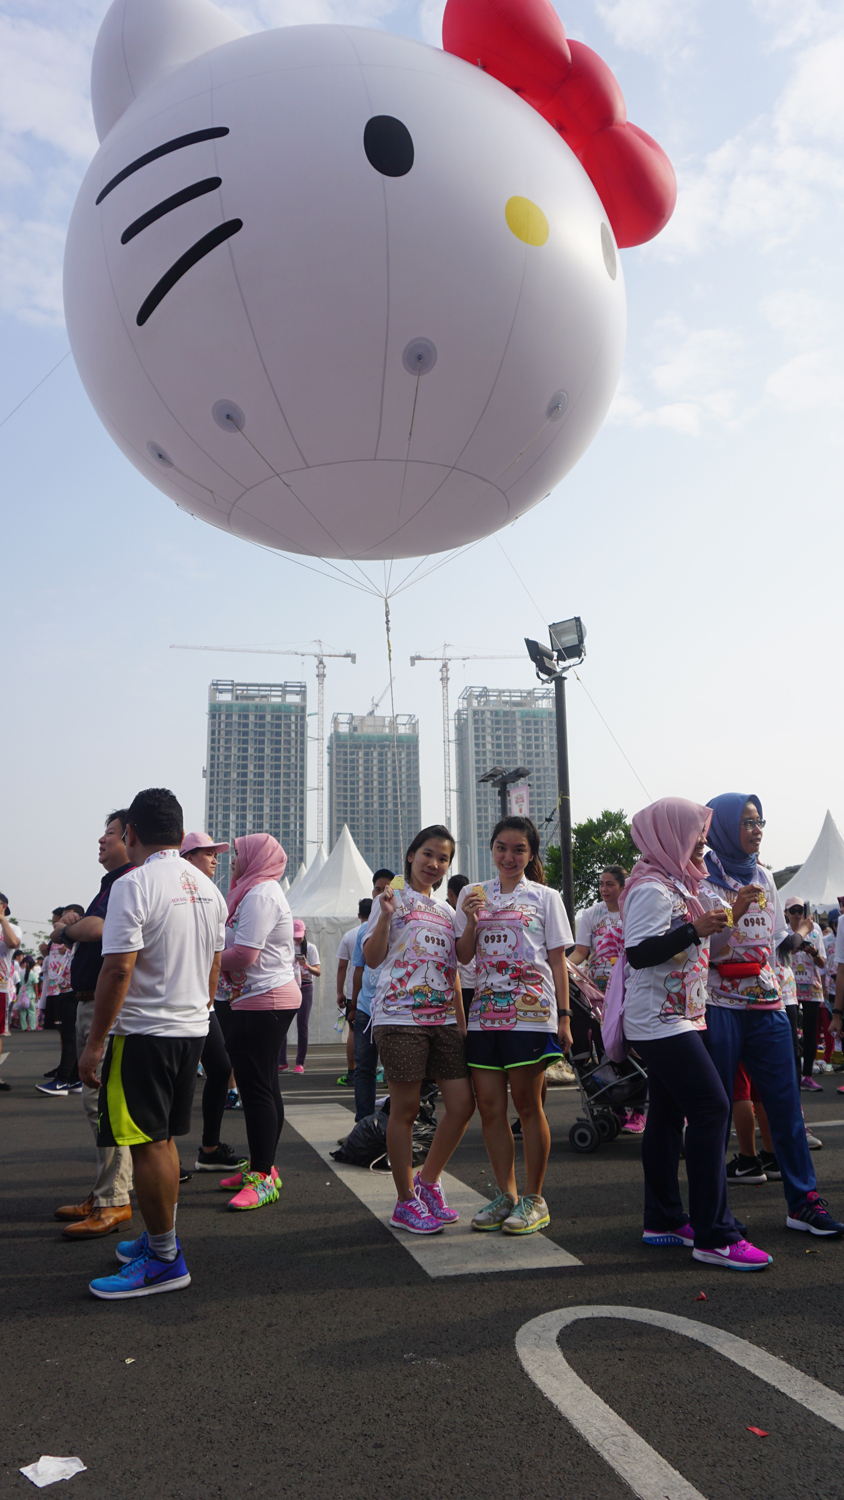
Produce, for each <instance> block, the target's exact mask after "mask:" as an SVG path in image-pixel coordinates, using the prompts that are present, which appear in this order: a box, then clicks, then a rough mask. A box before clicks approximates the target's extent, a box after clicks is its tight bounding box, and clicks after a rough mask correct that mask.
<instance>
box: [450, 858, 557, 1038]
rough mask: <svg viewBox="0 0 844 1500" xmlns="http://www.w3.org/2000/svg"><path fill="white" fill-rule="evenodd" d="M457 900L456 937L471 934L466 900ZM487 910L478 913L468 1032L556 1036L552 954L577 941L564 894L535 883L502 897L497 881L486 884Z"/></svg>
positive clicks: (467, 888) (523, 883)
mask: <svg viewBox="0 0 844 1500" xmlns="http://www.w3.org/2000/svg"><path fill="white" fill-rule="evenodd" d="M473 889H474V887H473V886H470V885H467V886H464V888H463V890H462V891H461V892H460V895H459V897H458V899H457V910H456V912H455V913H454V931H455V934H456V936H457V937H460V935H461V933H463V932H465V931H466V915H465V913H464V911H463V900H464V897H465V895H466V892H467V891H472V890H473ZM483 889H484V893H485V895H486V905H485V906H482V907H481V909H480V911H479V913H478V933H477V940H476V944H475V970H476V976H477V977H476V980H475V994H474V998H473V1000H472V1004H471V1007H470V1010H469V1015H468V1017H467V1024H468V1029H469V1031H515V1030H518V1031H552V1032H556V1030H557V1019H558V1018H557V995H556V991H555V989H554V979H553V975H552V973H551V968H550V965H549V963H548V950H549V949H554V948H565V947H567V946H568V944H569V943H571V941H572V935H571V927H570V926H569V919H568V917H567V916H566V909H565V907H564V906H563V900H562V897H561V895H560V893H559V891H555V890H553V889H552V887H551V886H549V885H538V884H537V883H536V882H535V881H533V880H525V879H524V877H522V879H521V880H520V881H519V884H518V885H517V886H516V889H515V890H514V891H510V892H508V893H507V894H506V895H505V894H502V891H501V885H500V882H499V880H498V878H497V877H496V879H495V880H487V881H484V882H483Z"/></svg>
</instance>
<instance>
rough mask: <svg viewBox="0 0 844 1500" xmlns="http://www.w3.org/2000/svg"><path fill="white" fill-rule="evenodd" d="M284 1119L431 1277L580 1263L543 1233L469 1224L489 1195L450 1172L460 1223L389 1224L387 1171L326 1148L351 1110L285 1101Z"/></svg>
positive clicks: (447, 1182)
mask: <svg viewBox="0 0 844 1500" xmlns="http://www.w3.org/2000/svg"><path fill="white" fill-rule="evenodd" d="M285 1118H286V1119H287V1121H288V1123H289V1124H290V1125H292V1127H293V1129H294V1130H295V1131H296V1132H297V1134H298V1135H300V1136H301V1137H302V1139H303V1140H305V1141H307V1143H308V1145H309V1146H311V1147H312V1148H313V1150H314V1151H316V1153H317V1155H318V1156H320V1157H321V1158H322V1160H323V1161H324V1162H325V1164H326V1166H328V1167H330V1168H331V1171H332V1172H334V1173H336V1175H337V1176H338V1177H339V1179H340V1181H341V1182H342V1183H343V1184H344V1185H345V1186H346V1187H347V1188H349V1189H350V1190H351V1192H353V1193H354V1194H355V1197H356V1198H359V1199H360V1201H361V1203H363V1204H364V1205H365V1207H366V1208H368V1209H369V1211H370V1213H372V1214H374V1215H375V1217H376V1219H379V1220H380V1221H381V1223H382V1224H383V1225H384V1227H385V1228H386V1229H388V1230H389V1231H390V1233H391V1234H392V1235H393V1236H394V1237H395V1239H397V1240H398V1242H399V1244H400V1245H401V1246H402V1247H403V1249H405V1250H406V1251H407V1252H408V1254H410V1255H412V1256H413V1259H414V1260H415V1261H416V1262H417V1264H418V1265H420V1266H421V1267H422V1269H423V1271H426V1272H427V1274H428V1275H429V1276H431V1277H439V1276H469V1275H474V1274H477V1273H478V1272H481V1273H487V1274H488V1273H490V1272H495V1271H536V1270H541V1269H545V1268H549V1267H550V1268H552V1269H553V1268H557V1269H560V1268H562V1267H565V1266H579V1265H581V1264H582V1262H581V1261H579V1260H578V1259H577V1258H576V1257H575V1256H574V1255H570V1254H569V1252H568V1250H564V1249H563V1248H562V1246H561V1245H557V1244H555V1243H554V1241H553V1240H550V1239H548V1237H547V1235H545V1234H531V1235H526V1236H525V1237H524V1238H520V1237H518V1236H516V1235H509V1234H501V1233H500V1232H498V1233H494V1234H479V1233H478V1232H477V1230H474V1229H472V1227H471V1224H470V1220H471V1218H472V1215H473V1214H476V1213H477V1211H478V1209H479V1208H482V1207H483V1205H484V1203H486V1201H487V1200H486V1199H485V1198H482V1197H481V1196H480V1194H479V1193H476V1192H475V1191H474V1190H473V1189H472V1188H470V1187H467V1186H466V1184H465V1183H464V1182H460V1181H459V1179H458V1178H457V1177H452V1176H451V1174H450V1173H448V1172H444V1173H443V1177H442V1184H443V1189H444V1191H445V1195H446V1198H447V1199H448V1202H449V1205H450V1206H451V1207H452V1208H456V1209H457V1210H458V1211H459V1213H460V1221H459V1223H457V1224H453V1225H450V1226H449V1227H448V1228H446V1229H445V1230H444V1231H443V1233H442V1234H434V1235H419V1234H408V1232H407V1231H406V1230H402V1229H393V1228H392V1227H391V1225H390V1216H391V1214H392V1212H393V1209H394V1208H395V1203H396V1190H395V1187H394V1186H393V1179H392V1177H391V1175H390V1174H389V1172H387V1173H380V1172H367V1171H364V1170H363V1169H362V1168H360V1167H350V1166H346V1165H344V1164H343V1163H342V1162H337V1161H333V1160H332V1158H331V1155H330V1153H331V1152H332V1151H336V1150H337V1139H338V1137H339V1136H341V1135H348V1133H349V1130H350V1128H351V1123H352V1117H351V1115H350V1114H349V1111H348V1110H346V1109H341V1108H340V1107H339V1106H338V1105H332V1104H323V1105H319V1106H313V1105H307V1104H291V1105H289V1106H288V1105H287V1104H285Z"/></svg>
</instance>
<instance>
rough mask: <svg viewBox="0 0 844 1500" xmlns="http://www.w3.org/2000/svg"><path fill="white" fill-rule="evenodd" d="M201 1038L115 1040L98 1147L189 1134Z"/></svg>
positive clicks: (106, 1076)
mask: <svg viewBox="0 0 844 1500" xmlns="http://www.w3.org/2000/svg"><path fill="white" fill-rule="evenodd" d="M204 1045H205V1037H203V1036H113V1037H110V1038H109V1044H108V1049H107V1051H106V1055H105V1062H104V1063H103V1077H102V1083H101V1084H100V1097H99V1101H98V1107H99V1122H98V1124H99V1128H98V1130H97V1145H98V1146H145V1145H148V1144H149V1142H150V1141H166V1140H169V1138H170V1136H173V1135H187V1134H188V1132H189V1131H190V1128H191V1118H190V1115H191V1106H192V1104H193V1095H194V1090H195V1088H196V1077H197V1068H198V1067H199V1059H200V1057H201V1055H202V1048H203V1047H204Z"/></svg>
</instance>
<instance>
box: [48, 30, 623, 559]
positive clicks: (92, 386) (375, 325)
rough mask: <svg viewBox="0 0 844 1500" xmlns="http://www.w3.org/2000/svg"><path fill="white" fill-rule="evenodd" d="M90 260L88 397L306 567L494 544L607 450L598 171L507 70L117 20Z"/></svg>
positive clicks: (608, 371) (79, 319)
mask: <svg viewBox="0 0 844 1500" xmlns="http://www.w3.org/2000/svg"><path fill="white" fill-rule="evenodd" d="M92 98H93V104H94V114H95V120H96V123H97V128H98V133H99V135H100V138H101V142H102V144H101V146H100V149H99V151H98V153H97V155H96V157H95V159H94V161H93V162H92V164H91V167H90V169H89V171H88V173H87V175H86V177H85V180H84V182H83V184H82V187H81V189H80V193H79V197H78V200H77V203H76V206H75V208H74V212H73V216H72V220H71V224H70V229H69V233H68V240H67V249H66V256H65V308H66V314H67V323H68V329H69V333H70V340H71V345H72V349H73V354H74V357H75V359H76V363H77V366H78V368H79V371H80V374H81V377H82V380H83V382H84V384H85V387H86V390H87V392H88V394H89V396H90V398H91V401H92V402H93V404H94V406H95V408H96V410H97V412H98V414H99V416H100V418H101V420H102V421H103V423H104V424H105V426H106V427H107V429H108V431H109V432H110V434H111V436H112V437H113V439H114V441H115V442H116V443H117V444H118V446H119V447H120V448H121V449H122V451H123V452H124V453H125V454H126V456H127V457H128V458H129V459H130V460H131V462H132V463H133V464H134V465H135V466H136V468H138V469H139V470H140V471H141V472H142V473H143V474H145V475H146V477H147V478H148V479H150V480H151V481H152V483H153V484H155V485H157V486H158V488H159V489H161V490H163V491H164V493H165V494H167V495H169V496H170V497H171V498H172V499H173V500H175V502H176V504H177V505H179V506H181V507H182V508H183V509H185V510H187V511H190V512H191V513H192V514H193V515H195V516H198V517H200V518H201V519H203V520H205V521H209V522H211V523H212V525H215V526H219V527H221V528H222V529H223V530H226V531H230V532H232V533H234V534H235V535H238V536H242V537H247V538H249V539H251V540H254V541H258V542H261V543H263V544H267V545H270V546H273V547H277V548H280V549H283V550H285V551H291V552H295V553H303V554H312V555H318V556H319V555H321V556H323V557H333V558H342V557H354V558H357V559H367V558H370V559H372V558H391V557H397V558H398V557H410V556H418V555H420V554H423V553H426V554H427V553H431V552H438V551H443V550H446V549H448V548H453V547H457V546H460V545H462V544H464V543H467V542H471V541H474V540H476V539H478V538H480V537H484V536H488V535H489V534H491V533H492V532H494V531H497V530H498V529H499V528H500V527H501V526H504V525H505V524H506V523H507V522H509V521H512V520H514V519H515V518H516V517H517V516H520V515H522V514H523V513H524V512H525V511H526V510H528V509H530V507H531V506H533V505H535V504H536V503H537V502H538V501H539V500H541V499H542V498H543V497H544V496H546V495H547V494H548V492H549V491H550V490H551V489H552V488H553V486H554V485H555V484H557V483H558V482H559V480H561V479H562V478H563V476H564V475H565V474H566V473H567V472H568V470H569V469H571V468H572V466H573V465H574V464H575V463H576V462H577V460H578V458H580V456H581V454H582V453H583V452H584V450H585V449H586V448H587V447H588V445H589V443H590V442H591V441H592V438H593V437H594V436H595V433H596V432H597V430H598V428H599V426H600V424H601V422H602V421H603V418H604V416H605V414H606V411H607V408H608V406H609V403H610V401H611V399H612V396H613V392H614V390H615V387H616V383H617V380H618V375H619V371H620V367H621V360H622V354H623V348H624V333H625V299H624V284H623V278H622V272H621V263H620V260H619V257H618V253H617V250H616V246H615V241H614V239H613V236H612V233H611V231H610V229H609V226H608V224H607V216H606V213H605V211H604V209H603V207H602V204H601V201H600V199H599V197H598V195H597V193H596V192H595V189H594V188H593V186H592V184H591V182H590V180H589V178H588V177H587V175H586V173H585V171H584V170H583V168H582V167H581V165H580V163H579V162H578V161H577V159H576V158H575V156H574V155H573V154H572V152H571V151H570V150H569V148H568V147H567V146H566V145H565V143H564V142H563V141H562V140H561V139H560V137H559V136H558V135H557V134H556V132H555V131H554V130H553V129H552V128H551V127H550V126H549V125H548V124H546V122H545V121H544V120H543V119H542V118H541V116H540V115H539V114H537V113H536V111H535V110H533V109H532V108H531V107H530V106H529V105H527V104H525V103H524V102H523V101H522V100H521V99H519V98H518V97H517V95H515V94H514V93H512V92H511V91H510V90H509V89H507V88H505V87H504V86H503V85H502V84H500V83H498V82H496V81H495V80H494V79H492V78H491V77H489V76H488V75H487V74H485V73H484V72H482V71H481V70H480V69H479V68H473V67H470V66H469V65H468V64H467V63H465V62H463V61H462V60H461V59H459V58H457V57H454V56H451V55H450V54H448V53H445V52H441V51H439V50H438V49H437V48H434V47H428V46H425V45H423V44H421V43H418V42H413V41H409V40H407V39H405V38H403V37H399V36H394V35H390V34H388V33H386V32H381V31H369V30H365V29H361V28H356V27H346V26H329V25H315V26H292V27H286V28H282V29H279V30H274V31H265V32H261V33H259V34H257V35H254V36H250V35H246V34H243V33H242V32H241V30H240V28H239V27H237V26H235V25H234V24H233V23H231V22H230V21H228V19H227V18H225V17H224V16H222V14H221V13H220V12H219V11H217V10H216V9H215V8H214V7H213V6H211V5H210V4H207V3H205V0H116V3H115V4H114V5H113V6H112V7H111V10H110V11H109V12H108V14H107V16H106V18H105V21H104V22H103V27H102V30H101V32H100V36H99V38H98V42H97V47H96V50H95V54H94V67H93V81H92Z"/></svg>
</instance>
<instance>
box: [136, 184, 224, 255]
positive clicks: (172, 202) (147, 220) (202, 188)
mask: <svg viewBox="0 0 844 1500" xmlns="http://www.w3.org/2000/svg"><path fill="white" fill-rule="evenodd" d="M222 180H223V179H222V177H203V179H202V181H201V182H194V183H191V186H190V187H186V188H182V190H181V192H179V193H173V195H172V197H170V198H164V199H163V200H162V201H161V203H157V204H156V205H155V208H148V209H147V211H146V213H145V214H141V217H140V218H139V219H135V221H134V223H132V224H130V225H129V228H128V229H124V231H123V233H122V234H121V236H120V243H121V245H128V243H129V241H130V240H133V239H134V238H135V235H136V234H140V233H141V230H142V229H148V228H149V226H150V224H154V223H155V221H156V219H163V217H164V215H165V214H169V213H172V212H173V209H174V208H181V206H182V204H183V203H190V202H192V200H193V199H194V198H201V197H202V195H203V193H213V192H214V189H215V188H218V187H219V186H220V183H221V182H222Z"/></svg>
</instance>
